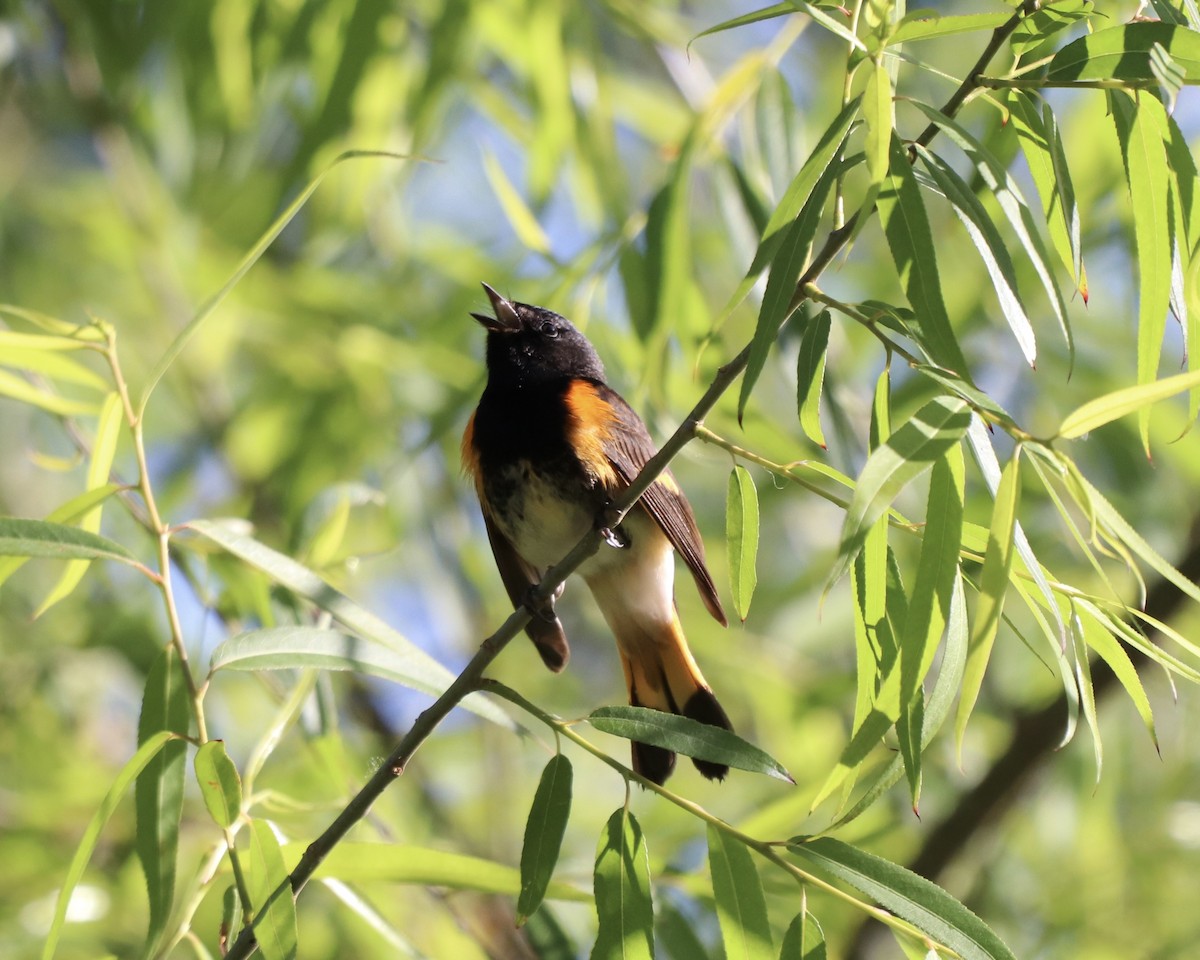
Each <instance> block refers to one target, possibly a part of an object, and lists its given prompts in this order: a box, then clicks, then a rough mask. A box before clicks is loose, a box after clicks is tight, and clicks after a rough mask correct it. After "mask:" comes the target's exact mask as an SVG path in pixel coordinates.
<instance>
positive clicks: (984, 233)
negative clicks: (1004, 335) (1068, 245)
mask: <svg viewBox="0 0 1200 960" xmlns="http://www.w3.org/2000/svg"><path fill="white" fill-rule="evenodd" d="M916 150H917V154H918V156H920V158H921V160H922V162H923V163H924V164H925V169H926V170H928V171H929V175H930V176H931V177H932V179H933V184H934V185H936V189H937V190H938V192H940V193H941V194H942V196H944V197H945V198H946V199H947V200H948V201H950V205H951V207H952V208H953V210H954V212H955V214H956V215H957V216H958V219H959V221H960V222H961V223H962V225H963V226H964V227H966V228H967V234H968V236H970V238H971V242H972V243H973V244H974V245H975V249H976V250H977V251H978V252H979V256H980V259H982V260H983V265H984V266H985V267H986V268H987V272H988V276H989V277H991V278H992V286H993V287H994V288H995V290H996V298H997V299H998V300H999V302H1000V311H1001V312H1002V313H1003V314H1004V319H1005V320H1007V321H1008V325H1009V327H1010V329H1011V330H1012V332H1013V335H1014V336H1015V337H1016V338H1017V344H1018V345H1019V346H1020V347H1021V353H1022V354H1024V356H1025V362H1026V363H1028V364H1029V365H1030V366H1034V364H1035V361H1036V360H1037V341H1036V339H1035V337H1034V333H1033V323H1032V321H1030V319H1029V314H1028V313H1027V312H1026V311H1025V305H1024V304H1023V303H1022V302H1021V295H1020V293H1019V292H1018V291H1017V271H1016V268H1014V267H1013V263H1012V260H1011V258H1010V257H1009V255H1008V248H1007V247H1006V246H1005V243H1004V238H1003V237H1001V236H1000V231H999V230H997V229H996V225H995V224H994V223H992V218H991V217H990V216H989V215H988V212H987V209H986V208H985V207H984V205H983V204H982V203H981V202H980V200H979V198H978V197H977V196H975V194H974V192H972V190H971V187H970V185H969V184H968V183H967V182H966V181H965V180H963V178H962V177H960V176H959V175H958V174H957V173H956V172H955V171H954V170H953V169H952V168H951V167H950V166H949V164H947V163H946V162H945V161H943V160H942V159H941V158H940V157H938V156H936V155H934V154H933V153H930V152H929V151H928V150H926V149H925V148H924V147H922V146H921V145H920V144H918V145H917V146H916Z"/></svg>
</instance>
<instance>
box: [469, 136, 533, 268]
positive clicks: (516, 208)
mask: <svg viewBox="0 0 1200 960" xmlns="http://www.w3.org/2000/svg"><path fill="white" fill-rule="evenodd" d="M483 172H484V174H485V175H486V176H487V179H488V183H490V184H491V186H492V192H493V193H494V194H495V195H496V199H497V200H499V201H500V208H501V209H502V210H503V211H504V216H505V217H507V218H508V225H509V226H510V227H512V229H513V233H515V234H516V235H517V239H518V240H519V241H521V243H522V244H524V245H525V248H526V249H528V250H532V251H534V252H535V253H540V254H542V255H543V256H549V255H550V238H549V237H547V236H546V232H545V231H544V230H543V229H542V225H541V224H540V223H538V221H537V217H535V216H534V215H533V211H532V210H530V209H529V206H528V205H527V204H526V203H525V199H524V198H523V197H522V196H521V193H520V191H519V190H517V188H516V187H515V186H513V183H512V181H511V180H510V179H509V178H508V174H507V173H505V172H504V168H503V167H501V166H500V161H499V160H497V159H496V155H495V154H494V153H492V151H491V150H489V149H487V148H486V147H485V148H484V151H483Z"/></svg>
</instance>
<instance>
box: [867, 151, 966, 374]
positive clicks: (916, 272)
mask: <svg viewBox="0 0 1200 960" xmlns="http://www.w3.org/2000/svg"><path fill="white" fill-rule="evenodd" d="M878 207H879V217H880V220H881V222H882V223H883V229H884V233H885V234H886V236H887V242H888V248H889V249H890V250H891V253H892V260H893V261H894V262H895V264H896V271H897V272H898V274H899V276H900V283H901V285H902V286H903V287H904V292H905V295H906V296H907V297H908V302H909V303H910V304H911V305H912V308H913V310H914V311H916V313H917V315H918V316H919V317H920V318H921V327H920V329H921V336H920V339H921V346H922V347H923V348H924V349H925V351H926V352H927V353H928V354H929V356H930V357H931V358H932V359H933V361H934V362H935V363H937V364H939V365H940V366H943V367H948V368H949V369H951V370H953V371H954V372H955V373H957V374H958V375H959V376H961V377H963V378H964V379H970V372H969V371H968V369H967V361H966V359H965V358H964V357H963V354H962V350H961V349H960V348H959V346H958V341H957V340H956V339H955V337H954V330H953V328H952V327H951V325H950V315H949V314H948V313H947V312H946V303H945V300H943V299H942V284H941V280H940V278H939V276H938V266H937V258H936V256H935V254H934V250H935V247H934V243H933V231H932V230H931V229H930V227H929V217H928V215H927V214H926V213H925V203H924V201H923V200H922V199H921V191H920V188H919V187H918V186H917V180H916V177H915V176H914V175H913V170H912V166H911V165H910V164H909V162H908V151H907V149H906V148H905V146H904V144H903V143H902V142H901V140H900V139H899V137H898V136H896V135H895V134H894V133H893V135H892V145H891V165H890V172H889V174H888V178H887V180H886V181H885V183H884V187H883V189H882V190H881V191H880V193H879V203H878Z"/></svg>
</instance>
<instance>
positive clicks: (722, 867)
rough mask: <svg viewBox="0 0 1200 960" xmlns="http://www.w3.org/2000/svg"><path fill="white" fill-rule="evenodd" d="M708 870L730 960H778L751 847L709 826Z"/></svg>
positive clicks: (765, 902)
mask: <svg viewBox="0 0 1200 960" xmlns="http://www.w3.org/2000/svg"><path fill="white" fill-rule="evenodd" d="M708 868H709V873H710V874H711V875H712V888H713V900H714V901H715V902H716V906H717V919H718V920H719V921H720V924H721V939H722V940H723V941H724V943H725V958H726V960H774V957H775V946H774V943H773V942H772V938H771V924H770V921H769V920H768V919H767V900H766V896H765V895H764V893H763V885H762V880H761V879H760V878H759V876H758V870H757V869H756V868H755V866H754V858H753V856H752V855H751V853H750V850H749V848H748V847H747V846H746V845H745V844H744V843H742V842H741V841H740V840H736V839H734V838H733V837H731V836H729V834H727V833H726V832H725V831H723V830H719V829H717V827H715V826H713V825H712V824H711V823H710V824H709V825H708Z"/></svg>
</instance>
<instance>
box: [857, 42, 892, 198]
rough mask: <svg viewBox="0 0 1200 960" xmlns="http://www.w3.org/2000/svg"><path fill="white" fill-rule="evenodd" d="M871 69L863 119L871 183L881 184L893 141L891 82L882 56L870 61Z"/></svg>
mask: <svg viewBox="0 0 1200 960" xmlns="http://www.w3.org/2000/svg"><path fill="white" fill-rule="evenodd" d="M864 66H867V65H864ZM868 69H869V70H870V72H869V73H868V75H867V86H866V89H865V90H864V91H863V103H862V114H863V120H864V121H865V122H866V125H867V137H866V146H865V151H866V155H867V176H868V177H869V178H870V180H869V184H870V186H872V187H875V188H878V187H879V185H880V184H882V183H883V178H884V177H886V176H887V172H888V154H889V152H890V150H891V144H892V128H893V121H892V82H891V78H890V77H889V76H888V71H887V68H886V67H885V66H884V65H883V60H882V57H881V58H880V59H878V60H872V61H870V62H869V66H868Z"/></svg>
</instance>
